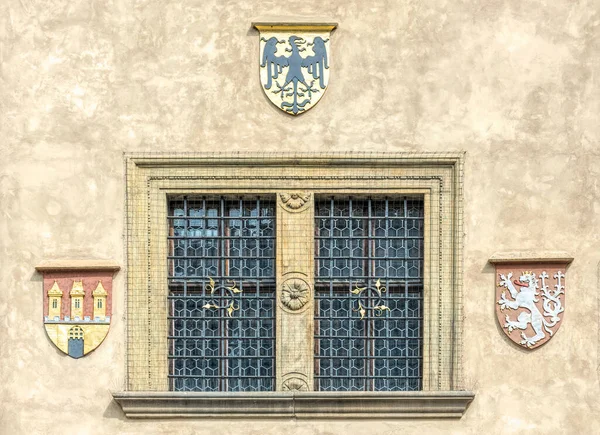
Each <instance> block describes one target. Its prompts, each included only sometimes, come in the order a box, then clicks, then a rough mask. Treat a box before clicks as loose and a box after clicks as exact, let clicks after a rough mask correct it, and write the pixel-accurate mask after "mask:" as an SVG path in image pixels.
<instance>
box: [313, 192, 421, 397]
mask: <svg viewBox="0 0 600 435" xmlns="http://www.w3.org/2000/svg"><path fill="white" fill-rule="evenodd" d="M315 214H316V217H315V220H316V222H315V223H316V226H315V228H316V230H315V232H316V234H315V251H316V252H315V268H316V271H315V276H316V279H315V281H316V282H315V389H316V390H321V391H345V390H351V391H396V390H420V389H421V388H422V387H421V385H422V347H423V338H422V321H423V317H422V306H423V222H424V207H423V201H422V200H421V199H418V198H407V197H404V198H380V199H377V198H366V199H355V198H348V197H346V198H339V197H336V198H322V199H319V200H317V203H316V210H315Z"/></svg>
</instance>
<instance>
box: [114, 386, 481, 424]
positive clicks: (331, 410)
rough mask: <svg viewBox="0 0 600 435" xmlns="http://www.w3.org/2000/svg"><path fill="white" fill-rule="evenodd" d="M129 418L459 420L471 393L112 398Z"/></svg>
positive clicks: (131, 394) (144, 394)
mask: <svg viewBox="0 0 600 435" xmlns="http://www.w3.org/2000/svg"><path fill="white" fill-rule="evenodd" d="M112 394H113V397H114V399H115V401H116V402H117V403H118V404H119V405H120V406H121V408H123V412H124V413H125V415H126V416H127V417H129V418H327V419H334V418H346V419H347V418H364V419H368V418H460V417H462V415H463V414H464V412H465V410H466V409H467V407H468V406H469V403H471V401H472V400H473V398H474V397H475V394H474V393H472V392H470V391H419V392H300V391H296V392H264V393H196V392H154V391H122V392H113V393H112Z"/></svg>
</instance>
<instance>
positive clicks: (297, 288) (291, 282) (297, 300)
mask: <svg viewBox="0 0 600 435" xmlns="http://www.w3.org/2000/svg"><path fill="white" fill-rule="evenodd" d="M308 297H309V291H308V285H307V284H306V283H305V282H304V281H303V280H301V279H295V278H293V279H288V280H287V281H285V282H284V283H283V285H282V291H281V302H282V303H283V305H285V306H286V307H288V308H289V309H290V310H299V309H300V308H302V307H303V306H304V305H306V303H307V302H308Z"/></svg>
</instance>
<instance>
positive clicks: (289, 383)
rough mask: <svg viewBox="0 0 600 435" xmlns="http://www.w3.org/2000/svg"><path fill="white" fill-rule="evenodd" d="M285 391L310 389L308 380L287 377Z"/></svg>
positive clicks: (283, 386) (283, 385) (283, 387)
mask: <svg viewBox="0 0 600 435" xmlns="http://www.w3.org/2000/svg"><path fill="white" fill-rule="evenodd" d="M282 389H283V391H308V385H307V384H306V381H304V380H303V379H300V378H289V379H286V380H285V381H284V382H283V384H282Z"/></svg>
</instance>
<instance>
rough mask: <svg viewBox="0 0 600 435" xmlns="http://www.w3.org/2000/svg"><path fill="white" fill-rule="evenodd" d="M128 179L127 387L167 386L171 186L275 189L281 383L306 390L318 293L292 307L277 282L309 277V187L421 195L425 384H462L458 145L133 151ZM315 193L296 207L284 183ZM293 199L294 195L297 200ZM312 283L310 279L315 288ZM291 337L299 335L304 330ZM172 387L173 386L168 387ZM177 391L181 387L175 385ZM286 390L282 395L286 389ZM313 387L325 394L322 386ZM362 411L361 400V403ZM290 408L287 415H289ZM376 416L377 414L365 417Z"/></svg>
mask: <svg viewBox="0 0 600 435" xmlns="http://www.w3.org/2000/svg"><path fill="white" fill-rule="evenodd" d="M125 159H126V181H127V226H126V228H127V241H128V242H127V271H128V273H127V289H126V294H127V304H126V306H127V316H126V320H127V332H126V334H127V349H126V359H127V366H126V367H127V373H126V382H125V388H124V389H125V390H128V391H140V392H144V391H157V392H166V391H167V390H168V388H169V384H168V373H169V366H168V358H167V349H168V346H167V336H168V327H167V322H165V319H166V318H167V317H168V312H169V311H168V310H169V308H168V304H167V300H168V299H167V297H168V291H167V287H166V286H165V285H164V283H165V282H166V281H167V271H168V267H167V256H168V246H167V240H168V233H167V227H166V225H165V222H166V221H167V210H168V208H167V196H168V195H171V194H181V192H200V191H201V192H203V193H206V194H223V192H228V193H232V194H234V193H235V194H242V195H243V194H248V193H251V194H253V193H260V194H261V195H262V194H273V196H274V197H276V198H277V222H278V225H276V232H277V238H276V262H277V263H276V264H277V265H276V271H277V272H276V273H277V276H276V285H277V287H276V288H277V290H278V291H277V306H278V308H279V309H278V310H276V316H277V318H276V328H277V334H276V346H275V348H276V358H277V359H276V361H277V364H276V376H275V378H276V379H275V380H276V385H277V386H278V388H282V387H283V384H282V383H283V382H284V381H285V378H284V376H285V375H287V374H289V373H292V372H294V373H300V374H302V375H304V376H306V382H307V385H308V386H309V389H311V388H312V386H313V382H312V375H313V372H314V364H313V358H312V356H313V352H314V330H313V328H314V319H313V311H314V310H313V307H314V305H313V300H312V299H313V298H312V297H309V301H308V302H307V303H306V304H305V305H304V306H303V307H302V308H300V309H299V310H296V311H292V310H290V309H289V308H288V307H286V306H285V305H284V304H283V302H282V300H281V288H282V283H283V282H285V281H286V280H288V279H291V278H296V277H299V278H301V279H304V280H305V281H306V282H308V283H310V284H311V285H312V283H313V281H314V279H313V278H314V254H313V249H314V207H313V206H312V205H313V204H314V201H312V198H313V196H314V195H315V194H316V193H319V194H321V193H323V194H325V193H326V194H327V195H330V194H331V195H336V194H338V193H339V194H349V193H350V194H356V195H362V194H368V195H415V196H420V197H422V198H423V201H424V206H425V213H426V216H427V219H426V220H425V222H424V225H425V228H424V256H425V258H426V261H425V262H424V266H423V271H422V273H423V277H424V283H423V288H424V299H423V300H424V306H423V316H424V317H426V318H427V319H429V320H428V321H427V322H425V323H424V324H423V331H422V334H423V336H424V337H427V338H426V339H425V340H424V342H423V353H422V358H423V366H422V373H423V379H422V388H423V390H424V391H453V390H454V391H458V390H462V388H463V384H462V374H461V372H462V368H461V366H462V363H461V361H462V358H461V348H462V319H463V316H462V305H461V301H462V300H463V299H462V279H461V277H462V243H461V239H462V235H463V231H462V179H463V170H462V162H463V153H439V154H438V153H401V154H393V153H369V154H362V153H355V154H325V153H323V154H279V155H268V154H267V155H265V154H261V155H257V154H243V153H241V154H234V155H228V154H194V153H167V154H151V155H149V154H139V155H138V154H133V155H129V154H128V155H126V156H125ZM297 192H305V193H310V194H311V196H310V197H309V198H308V199H307V200H305V198H300V197H299V199H302V201H304V204H303V205H301V206H299V208H297V209H293V208H291V207H289V206H288V205H286V204H285V203H284V201H283V199H284V198H287V196H285V195H284V198H282V197H281V194H282V193H285V194H287V195H290V197H289V199H288V201H289V200H291V199H293V198H292V196H291V195H292V193H297ZM294 205H295V204H294ZM310 291H311V293H312V289H311V290H310ZM298 337H301V339H300V340H299V339H298ZM166 394H167V395H169V394H171V393H166ZM173 394H174V396H173V397H176V396H177V394H176V393H173ZM288 394H289V393H288ZM319 394H320V393H319ZM358 409H360V406H358ZM286 415H287V414H286ZM372 416H373V417H374V415H372Z"/></svg>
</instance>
